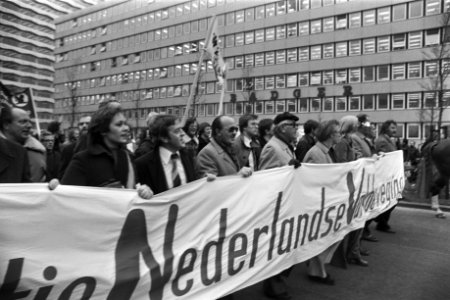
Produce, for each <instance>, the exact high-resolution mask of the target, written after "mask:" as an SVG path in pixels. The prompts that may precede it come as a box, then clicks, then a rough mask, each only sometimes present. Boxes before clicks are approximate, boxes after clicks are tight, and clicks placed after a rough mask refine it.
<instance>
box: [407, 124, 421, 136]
mask: <svg viewBox="0 0 450 300" xmlns="http://www.w3.org/2000/svg"><path fill="white" fill-rule="evenodd" d="M406 131H407V136H406V137H407V138H408V139H418V138H420V125H419V124H408V125H407V127H406Z"/></svg>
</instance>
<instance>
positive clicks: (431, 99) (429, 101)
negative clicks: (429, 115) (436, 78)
mask: <svg viewBox="0 0 450 300" xmlns="http://www.w3.org/2000/svg"><path fill="white" fill-rule="evenodd" d="M436 98H437V93H425V95H424V103H423V106H424V107H425V108H431V107H436V106H437V101H436Z"/></svg>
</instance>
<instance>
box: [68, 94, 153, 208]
mask: <svg viewBox="0 0 450 300" xmlns="http://www.w3.org/2000/svg"><path fill="white" fill-rule="evenodd" d="M126 121H127V120H126V118H125V115H124V114H123V112H122V108H121V106H120V104H119V103H118V102H110V103H108V104H106V105H103V106H102V107H100V108H99V109H98V111H97V112H95V114H94V115H93V116H92V120H91V123H90V125H89V129H88V145H87V149H86V150H83V151H80V152H79V153H77V154H75V156H74V157H73V159H72V161H71V162H70V164H69V167H68V168H67V170H66V172H65V173H64V177H63V178H62V181H61V182H62V184H68V185H81V186H98V187H116V188H127V189H133V188H134V187H135V184H136V177H135V170H134V165H133V162H132V161H131V157H130V155H129V153H128V151H127V150H126V144H127V142H128V138H129V130H130V127H129V125H128V124H127V122H126ZM144 188H146V189H148V190H147V191H146V192H148V193H147V195H148V194H153V193H151V191H150V189H149V188H148V187H144ZM138 193H139V195H140V196H141V197H143V198H147V197H144V196H145V194H146V193H144V194H142V192H141V190H138ZM150 197H151V196H150ZM150 197H148V198H150ZM148 198H147V199H148Z"/></svg>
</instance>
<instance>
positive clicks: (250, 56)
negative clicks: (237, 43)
mask: <svg viewBox="0 0 450 300" xmlns="http://www.w3.org/2000/svg"><path fill="white" fill-rule="evenodd" d="M253 65H254V59H253V54H247V55H246V56H245V66H246V67H253Z"/></svg>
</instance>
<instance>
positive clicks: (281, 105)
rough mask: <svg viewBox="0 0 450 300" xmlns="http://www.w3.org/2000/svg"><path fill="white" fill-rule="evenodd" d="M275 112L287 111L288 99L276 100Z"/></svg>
mask: <svg viewBox="0 0 450 300" xmlns="http://www.w3.org/2000/svg"><path fill="white" fill-rule="evenodd" d="M275 108H276V110H275V112H276V113H277V114H281V113H284V112H285V111H286V101H284V100H278V101H276V102H275Z"/></svg>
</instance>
